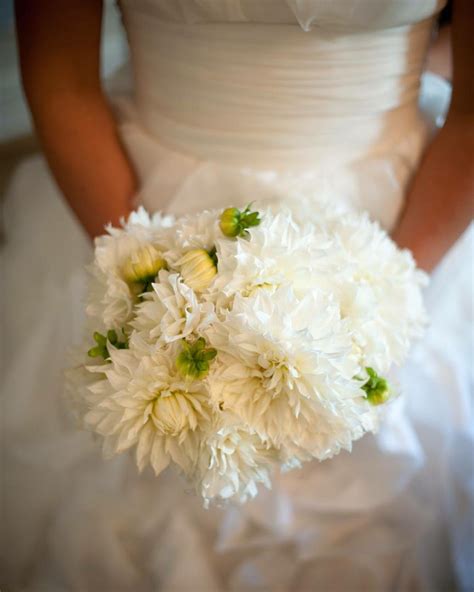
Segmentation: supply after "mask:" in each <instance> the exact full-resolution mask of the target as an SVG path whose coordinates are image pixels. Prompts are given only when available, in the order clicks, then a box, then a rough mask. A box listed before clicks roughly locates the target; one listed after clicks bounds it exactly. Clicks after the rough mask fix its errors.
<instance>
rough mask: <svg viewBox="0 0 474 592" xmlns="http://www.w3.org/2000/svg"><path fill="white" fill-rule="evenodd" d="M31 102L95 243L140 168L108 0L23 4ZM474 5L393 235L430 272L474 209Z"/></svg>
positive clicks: (467, 7) (21, 27) (459, 2)
mask: <svg viewBox="0 0 474 592" xmlns="http://www.w3.org/2000/svg"><path fill="white" fill-rule="evenodd" d="M16 14H17V34H18V45H19V52H20V62H21V71H22V76H23V85H24V88H25V93H26V96H27V99H28V102H29V105H30V108H31V112H32V115H33V119H34V123H35V126H36V129H37V132H38V136H39V139H40V141H41V143H42V146H43V149H44V153H45V155H46V158H47V159H48V162H49V165H50V167H51V170H52V171H53V174H54V176H55V178H56V181H57V183H58V185H59V187H60V189H61V191H62V193H63V194H64V196H65V197H66V199H67V201H68V202H69V204H70V205H71V207H72V209H73V210H74V212H75V213H76V215H77V217H78V219H79V220H80V222H81V224H82V225H83V227H84V228H85V230H86V231H87V233H88V234H89V236H90V237H91V238H93V237H95V236H97V235H99V234H101V233H102V231H103V227H104V225H105V224H106V223H107V222H109V221H110V222H112V223H113V224H117V223H118V221H119V219H120V217H122V216H126V215H127V214H128V213H129V212H130V211H131V209H132V206H131V201H132V198H133V195H134V194H135V192H136V189H137V180H136V176H135V173H134V170H133V167H132V165H131V163H130V161H129V160H128V158H127V156H126V154H125V152H124V149H123V147H122V145H121V143H120V139H119V137H118V135H117V131H116V124H115V121H114V118H113V115H112V113H111V110H110V108H109V106H108V104H107V100H106V98H105V96H104V94H103V92H102V89H101V84H100V73H99V61H100V27H101V18H102V1H101V0H68V2H64V1H62V0H17V1H16ZM472 22H474V3H473V2H472V1H471V0H456V1H455V5H454V18H453V25H452V38H453V71H454V76H453V100H452V105H451V108H450V112H449V116H448V119H447V122H446V124H445V126H444V127H443V129H442V130H441V131H440V133H439V134H438V135H437V137H436V138H435V140H434V141H433V142H432V144H431V145H430V146H429V147H428V149H427V150H426V153H425V155H424V158H423V160H422V162H421V165H420V167H419V170H418V172H417V174H416V175H415V178H414V180H413V182H412V184H411V187H410V189H409V192H408V199H407V206H406V208H405V211H404V213H403V216H402V218H401V220H400V223H399V225H398V227H397V228H396V230H395V232H394V238H395V240H396V241H397V242H398V244H399V245H400V246H402V247H407V248H409V249H411V250H412V251H413V253H414V256H415V258H416V260H417V261H418V264H419V265H420V266H421V267H423V268H424V269H426V270H428V271H429V270H431V269H433V267H435V266H436V264H437V263H438V262H439V261H440V259H441V258H442V257H443V255H444V254H445V253H446V251H447V250H448V249H449V248H450V247H451V245H452V244H453V243H454V242H455V241H456V239H457V238H458V237H459V236H460V235H461V234H462V232H463V231H464V229H465V228H466V227H467V225H468V224H469V221H470V219H471V217H472V213H473V201H474V158H473V157H472V155H473V154H474V92H473V78H472V72H473V71H474V44H473V40H474V36H473V35H472V32H471V30H470V29H471V27H470V23H472Z"/></svg>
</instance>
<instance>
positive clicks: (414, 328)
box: [331, 215, 427, 373]
mask: <svg viewBox="0 0 474 592" xmlns="http://www.w3.org/2000/svg"><path fill="white" fill-rule="evenodd" d="M332 231H333V233H334V236H335V239H336V242H337V245H338V255H337V257H335V260H334V261H335V264H334V269H333V273H332V274H331V278H332V285H331V287H332V291H333V293H334V294H335V296H336V298H338V300H339V301H340V306H341V313H342V316H343V318H344V319H346V320H347V321H348V323H349V325H350V328H351V332H352V334H353V337H354V345H355V348H356V350H357V351H358V352H359V354H360V362H361V364H363V365H364V366H373V367H374V368H376V369H377V371H378V372H382V373H386V372H387V371H388V370H389V368H390V366H391V364H393V363H401V362H402V361H403V360H404V359H405V357H406V355H407V353H408V349H409V346H410V343H411V342H412V340H413V339H414V338H416V337H419V336H420V335H421V334H422V332H423V329H424V327H425V325H426V322H427V316H426V312H425V308H424V305H423V298H422V290H421V288H422V287H423V286H424V285H426V283H427V276H426V274H424V273H423V272H421V271H420V270H418V269H417V268H416V264H415V261H414V259H413V257H412V255H411V253H410V252H409V251H407V250H405V251H401V250H400V249H398V248H397V246H396V245H395V243H394V242H393V241H392V240H391V239H390V238H389V237H388V235H387V234H386V233H385V232H384V231H383V230H382V229H381V228H380V227H379V226H378V224H376V223H374V222H371V221H370V220H369V219H368V217H367V216H366V215H352V216H346V217H344V218H343V219H338V221H337V222H336V223H334V224H333V229H332Z"/></svg>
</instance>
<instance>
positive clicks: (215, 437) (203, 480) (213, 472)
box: [196, 425, 278, 505]
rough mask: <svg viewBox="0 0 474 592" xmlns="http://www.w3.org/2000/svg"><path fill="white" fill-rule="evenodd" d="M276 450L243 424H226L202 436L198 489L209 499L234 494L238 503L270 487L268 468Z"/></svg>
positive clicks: (221, 498) (276, 457) (275, 458)
mask: <svg viewBox="0 0 474 592" xmlns="http://www.w3.org/2000/svg"><path fill="white" fill-rule="evenodd" d="M277 460H278V452H277V451H276V450H275V449H274V448H272V447H270V446H269V445H268V444H265V443H264V442H262V440H261V438H259V436H258V435H257V434H255V433H252V432H251V431H249V429H248V428H246V427H245V426H242V425H227V426H223V427H220V428H219V429H216V430H215V431H214V432H211V433H210V434H209V436H208V437H207V438H206V439H205V440H203V442H202V448H201V451H200V455H199V464H198V475H197V477H196V478H197V482H198V489H199V492H200V494H201V495H202V497H203V498H204V500H205V503H206V505H207V504H208V502H209V501H210V500H213V499H220V500H227V499H229V498H233V499H234V500H236V501H239V502H241V503H243V502H245V501H247V499H248V498H252V497H255V496H256V495H257V493H258V484H259V483H262V484H263V485H264V486H265V487H267V488H269V489H270V487H271V482H270V471H271V468H272V465H273V464H274V463H275V461H277Z"/></svg>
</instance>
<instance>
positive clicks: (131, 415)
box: [84, 347, 211, 474]
mask: <svg viewBox="0 0 474 592" xmlns="http://www.w3.org/2000/svg"><path fill="white" fill-rule="evenodd" d="M110 353H111V360H110V363H108V364H105V365H102V366H100V367H97V366H94V367H91V368H90V370H91V371H95V372H99V373H101V374H102V375H103V378H102V379H101V380H98V381H97V382H96V383H94V384H93V385H92V386H90V387H89V391H90V396H89V397H88V404H89V411H88V412H87V413H86V414H85V416H84V423H85V425H86V427H87V428H88V429H89V430H91V431H93V432H95V433H97V434H100V435H101V436H103V438H104V454H105V455H106V456H112V455H114V454H117V453H120V452H123V451H125V450H127V449H129V448H131V447H133V446H135V447H136V460H137V465H138V467H139V469H140V470H142V469H143V468H144V467H145V466H146V465H147V464H150V465H151V466H152V467H153V469H154V471H155V473H156V474H159V473H160V472H161V471H162V470H163V469H164V468H166V467H167V466H168V464H169V462H170V460H173V461H174V462H175V463H176V464H177V465H178V466H179V467H180V468H181V469H182V470H184V471H190V470H191V469H192V467H193V466H194V465H195V463H196V461H197V453H198V449H199V439H200V434H201V431H202V430H203V429H204V428H205V426H206V425H207V423H208V422H209V420H210V417H211V416H210V409H209V405H208V395H207V392H206V390H205V387H204V384H203V383H202V381H196V382H189V381H184V380H183V379H182V378H181V377H180V376H179V375H178V374H177V372H176V370H175V367H174V361H175V358H176V348H173V347H168V348H167V350H158V351H156V352H154V353H153V354H151V355H143V354H140V355H137V354H136V352H135V351H134V350H133V348H131V349H130V350H112V351H111V352H110Z"/></svg>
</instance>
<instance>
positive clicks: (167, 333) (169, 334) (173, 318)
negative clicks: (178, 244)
mask: <svg viewBox="0 0 474 592" xmlns="http://www.w3.org/2000/svg"><path fill="white" fill-rule="evenodd" d="M152 286H153V291H152V292H148V293H146V294H145V295H144V302H142V303H141V304H139V305H138V306H137V308H136V316H135V318H134V320H133V321H132V322H131V325H132V327H133V328H134V329H136V331H137V332H138V334H139V336H140V337H141V338H142V339H144V340H145V341H146V342H148V343H149V344H151V345H154V344H160V343H161V344H163V343H171V342H173V341H177V340H178V339H186V338H187V337H189V336H190V335H191V334H195V335H199V334H201V333H202V331H203V330H204V329H205V328H206V327H207V326H208V325H209V324H210V323H212V321H213V320H214V318H215V313H214V305H213V304H212V302H200V301H199V300H198V297H197V295H196V294H195V293H194V291H193V290H192V289H191V288H190V287H189V286H187V285H186V284H185V283H184V282H183V279H182V278H181V276H180V275H178V274H176V273H170V272H168V271H165V270H162V271H160V272H159V273H158V277H157V282H156V283H154V284H153V285H152Z"/></svg>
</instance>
